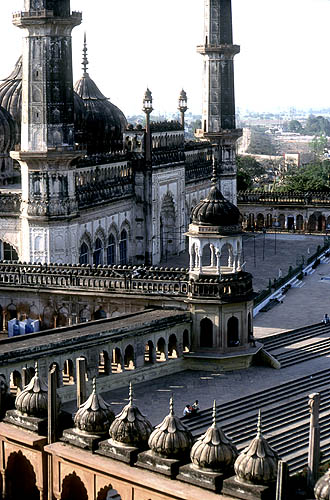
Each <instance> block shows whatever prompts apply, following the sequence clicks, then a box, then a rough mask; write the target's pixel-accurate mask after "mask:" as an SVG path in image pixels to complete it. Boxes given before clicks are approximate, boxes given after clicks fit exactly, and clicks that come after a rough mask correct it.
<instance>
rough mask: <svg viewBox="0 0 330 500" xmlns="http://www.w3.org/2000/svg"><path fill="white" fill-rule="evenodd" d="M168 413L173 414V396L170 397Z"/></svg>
mask: <svg viewBox="0 0 330 500" xmlns="http://www.w3.org/2000/svg"><path fill="white" fill-rule="evenodd" d="M170 415H171V416H172V415H174V404H173V396H171V398H170Z"/></svg>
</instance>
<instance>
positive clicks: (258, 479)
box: [234, 410, 279, 484]
mask: <svg viewBox="0 0 330 500" xmlns="http://www.w3.org/2000/svg"><path fill="white" fill-rule="evenodd" d="M278 461H279V457H278V455H277V453H276V451H275V450H273V449H272V448H271V446H269V444H268V443H267V441H266V439H265V438H264V437H263V435H262V434H261V412H260V410H259V418H258V432H257V436H256V437H255V438H254V439H253V440H252V441H251V443H250V445H249V446H248V447H247V448H245V449H244V450H243V451H242V453H240V454H239V456H238V458H237V459H236V462H235V464H234V469H235V473H236V476H237V478H238V479H242V480H243V481H247V482H249V483H253V484H269V483H271V482H272V481H275V480H276V476H277V463H278Z"/></svg>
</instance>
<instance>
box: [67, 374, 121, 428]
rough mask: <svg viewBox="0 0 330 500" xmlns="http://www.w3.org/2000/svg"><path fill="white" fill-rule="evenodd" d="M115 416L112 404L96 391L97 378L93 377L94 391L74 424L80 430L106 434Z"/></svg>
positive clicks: (78, 413) (83, 405)
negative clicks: (111, 407) (111, 408)
mask: <svg viewBox="0 0 330 500" xmlns="http://www.w3.org/2000/svg"><path fill="white" fill-rule="evenodd" d="M114 418H115V415H114V413H113V412H112V410H110V405H109V404H108V403H106V402H105V401H104V399H103V398H102V397H101V396H100V395H99V394H97V393H96V379H95V378H93V391H92V394H91V395H90V396H89V398H88V399H87V401H86V402H85V403H83V404H82V405H81V406H80V408H79V410H78V411H77V413H76V415H75V417H74V424H75V427H76V428H77V429H79V430H80V431H83V432H86V433H88V434H97V435H102V434H105V433H106V432H107V431H108V429H109V426H110V424H111V422H112V421H113V419H114Z"/></svg>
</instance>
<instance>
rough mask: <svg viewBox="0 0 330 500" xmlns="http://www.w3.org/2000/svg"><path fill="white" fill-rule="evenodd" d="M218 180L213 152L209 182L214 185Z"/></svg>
mask: <svg viewBox="0 0 330 500" xmlns="http://www.w3.org/2000/svg"><path fill="white" fill-rule="evenodd" d="M217 180H218V169H217V160H216V158H215V154H214V153H213V157H212V179H211V182H212V184H213V185H214V186H216V184H217Z"/></svg>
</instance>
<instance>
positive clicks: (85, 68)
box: [82, 31, 89, 76]
mask: <svg viewBox="0 0 330 500" xmlns="http://www.w3.org/2000/svg"><path fill="white" fill-rule="evenodd" d="M88 64H89V61H88V59H87V42H86V31H85V32H84V48H83V60H82V67H83V70H84V76H86V75H88V72H87V69H88Z"/></svg>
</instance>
